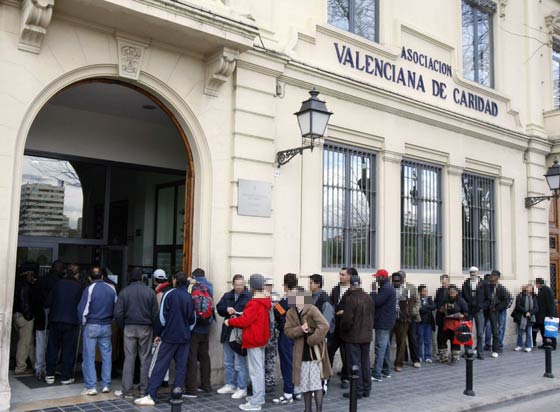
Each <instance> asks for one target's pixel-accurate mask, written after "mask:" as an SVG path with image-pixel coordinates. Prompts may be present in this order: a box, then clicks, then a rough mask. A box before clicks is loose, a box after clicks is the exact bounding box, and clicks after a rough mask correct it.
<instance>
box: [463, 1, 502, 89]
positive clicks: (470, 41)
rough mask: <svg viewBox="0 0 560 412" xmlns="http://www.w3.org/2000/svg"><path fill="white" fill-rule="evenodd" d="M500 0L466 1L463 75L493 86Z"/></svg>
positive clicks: (464, 7)
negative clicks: (495, 25)
mask: <svg viewBox="0 0 560 412" xmlns="http://www.w3.org/2000/svg"><path fill="white" fill-rule="evenodd" d="M495 11H496V3H494V2H493V1H491V0H463V1H462V8H461V15H462V38H463V77H465V79H469V80H472V81H475V82H477V83H480V84H483V85H484V86H488V87H493V85H494V79H493V56H492V54H493V50H492V48H493V44H492V43H493V41H492V38H493V33H492V19H493V16H494V12H495Z"/></svg>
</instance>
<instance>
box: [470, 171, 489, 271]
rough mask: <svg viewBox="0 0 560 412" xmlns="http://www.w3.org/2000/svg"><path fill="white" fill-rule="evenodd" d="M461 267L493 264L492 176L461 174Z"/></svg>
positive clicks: (484, 266)
mask: <svg viewBox="0 0 560 412" xmlns="http://www.w3.org/2000/svg"><path fill="white" fill-rule="evenodd" d="M462 186H463V187H462V210H463V219H462V220H463V270H465V271H466V270H468V269H469V268H470V267H471V266H476V267H478V268H479V269H480V270H492V269H494V268H495V264H496V261H495V260H496V250H495V249H496V239H495V213H496V212H495V196H494V179H492V178H488V177H483V176H479V175H475V174H468V173H464V174H463V177H462Z"/></svg>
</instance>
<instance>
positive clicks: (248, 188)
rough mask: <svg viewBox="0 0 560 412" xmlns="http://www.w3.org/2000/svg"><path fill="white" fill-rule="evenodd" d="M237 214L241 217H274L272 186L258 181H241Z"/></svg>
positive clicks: (238, 188)
mask: <svg viewBox="0 0 560 412" xmlns="http://www.w3.org/2000/svg"><path fill="white" fill-rule="evenodd" d="M237 214H238V215H240V216H257V217H270V216H271V215H272V184H271V183H268V182H260V181H257V180H245V179H239V181H238V187H237Z"/></svg>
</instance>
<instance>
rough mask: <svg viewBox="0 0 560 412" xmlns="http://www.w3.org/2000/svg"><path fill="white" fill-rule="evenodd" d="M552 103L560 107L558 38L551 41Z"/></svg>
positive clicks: (559, 51) (559, 43)
mask: <svg viewBox="0 0 560 412" xmlns="http://www.w3.org/2000/svg"><path fill="white" fill-rule="evenodd" d="M552 104H553V106H554V108H555V109H558V108H560V39H557V38H554V39H553V41H552Z"/></svg>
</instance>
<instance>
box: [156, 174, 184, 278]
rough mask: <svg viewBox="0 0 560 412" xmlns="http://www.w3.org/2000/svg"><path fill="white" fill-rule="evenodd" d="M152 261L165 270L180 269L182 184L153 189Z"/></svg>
mask: <svg viewBox="0 0 560 412" xmlns="http://www.w3.org/2000/svg"><path fill="white" fill-rule="evenodd" d="M155 220H156V230H155V239H154V264H155V267H156V268H161V269H163V270H165V271H166V272H167V273H174V272H176V271H178V270H181V269H182V268H183V242H184V236H185V233H184V222H185V183H184V182H183V181H181V182H174V183H169V184H165V185H160V186H158V187H157V189H156V219H155Z"/></svg>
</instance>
